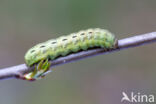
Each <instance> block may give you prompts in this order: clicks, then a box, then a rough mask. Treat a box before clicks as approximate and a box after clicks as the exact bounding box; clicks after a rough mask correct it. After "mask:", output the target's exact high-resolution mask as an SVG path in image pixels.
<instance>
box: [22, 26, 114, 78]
mask: <svg viewBox="0 0 156 104" xmlns="http://www.w3.org/2000/svg"><path fill="white" fill-rule="evenodd" d="M116 44H117V40H116V39H115V36H114V35H113V34H112V33H110V32H109V31H108V30H105V29H99V28H95V29H88V30H82V31H79V32H77V33H72V34H70V35H67V36H61V37H59V38H57V39H51V40H48V41H46V42H43V43H40V44H37V45H35V46H34V47H32V48H31V49H29V50H28V51H27V53H26V54H25V62H26V64H27V66H29V67H31V66H33V65H36V66H35V69H34V71H32V72H29V73H26V74H25V75H24V77H25V79H27V80H35V79H40V78H42V77H44V76H45V75H46V73H47V72H48V71H49V69H50V63H49V62H48V60H54V59H56V58H58V57H60V56H67V55H69V54H71V53H76V52H79V51H85V50H88V49H91V48H99V47H101V48H104V49H106V50H108V49H113V48H115V47H116Z"/></svg>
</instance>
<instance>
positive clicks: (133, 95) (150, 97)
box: [121, 92, 154, 103]
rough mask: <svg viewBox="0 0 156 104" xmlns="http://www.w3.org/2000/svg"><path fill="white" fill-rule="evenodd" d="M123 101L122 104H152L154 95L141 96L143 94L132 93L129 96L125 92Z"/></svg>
mask: <svg viewBox="0 0 156 104" xmlns="http://www.w3.org/2000/svg"><path fill="white" fill-rule="evenodd" d="M122 96H123V97H122V99H121V102H132V103H133V102H134V103H135V102H139V103H142V102H147V103H152V102H154V95H152V94H149V95H147V94H141V93H139V92H138V93H134V92H131V93H130V94H129V95H127V94H126V93H125V92H122Z"/></svg>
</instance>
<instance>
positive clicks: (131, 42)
mask: <svg viewBox="0 0 156 104" xmlns="http://www.w3.org/2000/svg"><path fill="white" fill-rule="evenodd" d="M151 42H156V32H151V33H146V34H142V35H138V36H134V37H129V38H125V39H121V40H118V46H117V48H115V49H112V50H108V51H105V50H104V49H102V48H99V49H92V50H87V51H82V52H79V53H73V54H71V55H68V56H65V57H60V58H58V59H56V60H53V61H51V67H55V66H57V65H62V64H65V63H69V62H73V61H77V60H80V59H85V58H87V57H92V56H95V55H101V54H106V53H110V52H114V51H119V50H122V49H127V48H130V47H136V46H140V45H144V44H149V43H151ZM32 70H33V67H31V68H28V67H27V66H26V65H25V64H21V65H17V66H12V67H8V68H4V69H0V79H7V78H19V77H20V76H22V75H23V74H24V73H27V72H30V71H32Z"/></svg>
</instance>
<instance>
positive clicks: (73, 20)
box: [0, 0, 156, 104]
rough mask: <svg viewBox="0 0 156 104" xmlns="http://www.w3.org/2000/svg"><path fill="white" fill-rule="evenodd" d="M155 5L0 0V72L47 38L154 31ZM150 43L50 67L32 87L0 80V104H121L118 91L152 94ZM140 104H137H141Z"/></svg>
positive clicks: (143, 1)
mask: <svg viewBox="0 0 156 104" xmlns="http://www.w3.org/2000/svg"><path fill="white" fill-rule="evenodd" d="M155 5H156V1H155V0H1V1H0V68H4V67H8V66H13V65H17V64H21V63H24V54H25V52H26V51H27V50H28V49H29V48H30V47H32V46H33V45H35V44H37V43H39V42H44V41H46V40H48V39H51V38H56V37H58V36H61V35H65V34H69V33H72V32H76V31H79V30H81V29H87V28H92V27H99V28H104V29H108V30H110V31H111V32H113V33H114V34H116V37H117V38H118V39H121V38H126V37H129V36H134V35H137V34H142V33H147V32H152V31H156V20H155V19H156V6H155ZM155 45H156V44H155V43H154V44H150V45H145V46H141V47H137V48H132V49H127V50H123V51H120V52H115V53H111V54H107V55H100V56H96V57H93V58H88V59H85V60H82V61H78V62H74V63H70V64H66V65H62V66H59V67H55V68H54V69H53V70H54V71H53V72H52V73H50V74H48V75H47V76H46V78H45V79H42V80H39V81H36V82H33V83H31V82H27V81H22V80H16V79H12V80H2V81H0V104H121V102H120V100H121V97H122V91H125V92H127V93H130V92H131V91H133V92H136V93H137V92H141V93H142V94H156V80H155V79H156V64H155V62H156V60H155V59H156V55H155V53H156V46H155ZM142 104H143V103H142Z"/></svg>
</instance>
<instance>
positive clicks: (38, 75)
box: [23, 59, 51, 81]
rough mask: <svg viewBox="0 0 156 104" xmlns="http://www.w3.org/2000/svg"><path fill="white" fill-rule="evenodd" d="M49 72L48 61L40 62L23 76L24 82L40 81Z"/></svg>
mask: <svg viewBox="0 0 156 104" xmlns="http://www.w3.org/2000/svg"><path fill="white" fill-rule="evenodd" d="M49 72H51V70H50V62H48V59H47V60H45V62H44V60H42V61H40V62H39V63H38V64H37V65H35V69H34V70H33V71H32V72H29V73H26V74H24V76H23V79H24V80H28V81H35V80H38V79H42V78H44V77H45V75H47V74H48V73H49Z"/></svg>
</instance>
